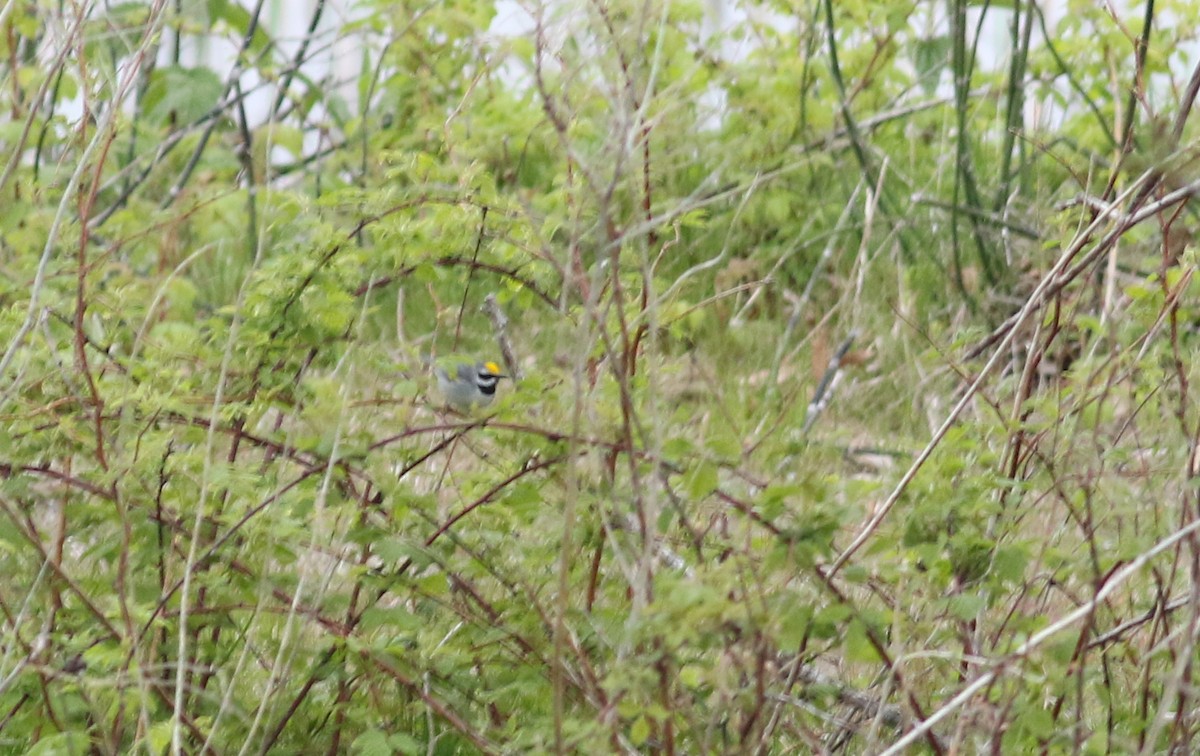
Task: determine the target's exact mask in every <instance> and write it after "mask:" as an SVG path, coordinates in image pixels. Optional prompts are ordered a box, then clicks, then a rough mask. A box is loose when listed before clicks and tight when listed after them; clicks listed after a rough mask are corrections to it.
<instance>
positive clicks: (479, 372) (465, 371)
mask: <svg viewBox="0 0 1200 756" xmlns="http://www.w3.org/2000/svg"><path fill="white" fill-rule="evenodd" d="M447 367H448V368H450V370H447V368H446V367H441V366H435V367H434V372H436V373H437V380H438V389H439V390H440V391H441V392H442V396H444V397H446V403H447V404H449V405H450V406H451V407H453V408H454V409H456V410H458V411H459V412H469V411H470V410H472V409H475V408H476V407H483V406H485V405H488V404H491V403H492V399H494V398H495V396H496V384H497V383H499V382H500V379H501V378H507V377H508V376H506V375H504V374H503V373H501V372H500V366H499V365H497V364H496V363H494V362H477V363H475V364H474V365H472V364H470V363H468V362H459V363H456V364H452V365H448V366H447ZM451 370H452V371H453V372H450V371H451Z"/></svg>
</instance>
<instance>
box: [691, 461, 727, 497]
mask: <svg viewBox="0 0 1200 756" xmlns="http://www.w3.org/2000/svg"><path fill="white" fill-rule="evenodd" d="M718 482H719V477H718V474H717V466H716V464H715V463H712V462H701V463H700V464H699V465H697V466H696V469H694V470H692V472H691V473H690V474H689V475H688V478H687V484H686V485H687V492H688V496H689V497H691V499H692V500H693V501H699V500H701V499H703V498H704V497H706V496H708V495H709V494H711V493H712V492H713V491H714V490H715V489H716V487H717V483H718Z"/></svg>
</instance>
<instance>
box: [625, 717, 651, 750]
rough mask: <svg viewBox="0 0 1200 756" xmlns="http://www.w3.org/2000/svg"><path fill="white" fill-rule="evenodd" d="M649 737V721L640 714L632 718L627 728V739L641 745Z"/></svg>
mask: <svg viewBox="0 0 1200 756" xmlns="http://www.w3.org/2000/svg"><path fill="white" fill-rule="evenodd" d="M649 739H650V722H649V721H648V720H647V719H646V717H645V716H640V717H638V718H637V719H635V720H633V725H632V726H631V727H630V728H629V741H630V742H631V743H633V744H634V745H635V746H638V747H641V746H642V745H644V744H645V743H646V741H647V740H649Z"/></svg>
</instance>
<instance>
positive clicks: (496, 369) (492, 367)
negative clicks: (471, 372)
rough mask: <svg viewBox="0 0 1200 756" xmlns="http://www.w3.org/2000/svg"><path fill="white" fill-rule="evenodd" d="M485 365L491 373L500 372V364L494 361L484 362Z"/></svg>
mask: <svg viewBox="0 0 1200 756" xmlns="http://www.w3.org/2000/svg"><path fill="white" fill-rule="evenodd" d="M483 366H484V367H485V368H487V371H488V372H489V373H499V372H500V366H499V365H497V364H496V363H494V362H485V363H483Z"/></svg>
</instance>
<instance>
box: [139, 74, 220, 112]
mask: <svg viewBox="0 0 1200 756" xmlns="http://www.w3.org/2000/svg"><path fill="white" fill-rule="evenodd" d="M223 91H224V85H223V84H222V83H221V80H220V79H218V78H217V74H216V73H215V72H213V70H212V69H210V68H183V67H182V66H165V67H163V68H159V69H155V71H154V73H153V74H152V75H151V77H150V86H149V87H147V88H146V95H145V97H144V98H143V100H142V106H143V107H144V108H145V112H146V117H147V118H148V119H150V120H152V121H157V122H160V123H161V122H165V121H166V120H167V119H168V118H169V117H171V116H172V115H174V116H175V118H176V119H178V120H179V121H180V122H182V123H191V122H193V121H196V120H198V119H199V118H200V116H202V115H204V114H205V113H207V112H209V111H210V110H212V109H213V108H214V107H216V105H217V101H218V100H219V99H220V97H221V94H222V93H223Z"/></svg>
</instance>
